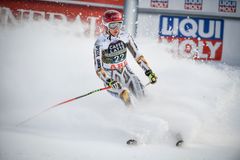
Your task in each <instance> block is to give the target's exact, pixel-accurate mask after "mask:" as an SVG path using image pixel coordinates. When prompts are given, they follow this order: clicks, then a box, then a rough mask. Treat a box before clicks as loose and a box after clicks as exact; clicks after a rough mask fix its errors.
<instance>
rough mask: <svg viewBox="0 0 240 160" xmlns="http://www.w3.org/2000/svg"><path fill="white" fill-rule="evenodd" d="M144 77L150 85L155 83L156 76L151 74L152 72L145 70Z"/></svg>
mask: <svg viewBox="0 0 240 160" xmlns="http://www.w3.org/2000/svg"><path fill="white" fill-rule="evenodd" d="M145 75H146V76H148V78H149V80H150V82H151V84H154V83H156V82H157V76H156V75H155V73H153V72H152V70H147V71H146V72H145Z"/></svg>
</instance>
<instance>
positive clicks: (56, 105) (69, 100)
mask: <svg viewBox="0 0 240 160" xmlns="http://www.w3.org/2000/svg"><path fill="white" fill-rule="evenodd" d="M110 88H111V86H107V87H104V88H99V89H96V90H93V91H91V92H89V93H86V94H83V95H81V96H78V97H75V98H71V99H68V100H66V101H63V102H60V103H58V104H55V105H53V106H51V107H48V108H47V109H45V110H43V111H42V112H39V113H38V114H35V115H34V116H32V117H29V118H28V119H26V120H24V121H22V122H20V123H18V124H17V125H16V126H20V125H23V124H24V123H27V122H28V121H30V120H32V119H34V118H36V117H38V116H40V115H41V114H43V113H44V112H47V111H48V110H50V109H52V108H55V107H58V106H60V105H63V104H66V103H69V102H72V101H75V100H77V99H79V98H83V97H86V96H88V95H90V94H93V93H96V92H99V91H103V90H108V89H110Z"/></svg>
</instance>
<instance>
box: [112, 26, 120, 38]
mask: <svg viewBox="0 0 240 160" xmlns="http://www.w3.org/2000/svg"><path fill="white" fill-rule="evenodd" d="M119 31H120V29H119V28H115V29H109V32H110V33H111V35H113V36H117V35H118V33H119Z"/></svg>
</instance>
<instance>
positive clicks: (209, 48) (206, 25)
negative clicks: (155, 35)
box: [159, 16, 224, 61]
mask: <svg viewBox="0 0 240 160" xmlns="http://www.w3.org/2000/svg"><path fill="white" fill-rule="evenodd" d="M223 29H224V21H223V20H222V19H212V18H196V17H194V18H191V17H184V16H160V25H159V37H160V40H161V41H162V42H171V43H172V44H176V45H177V50H178V53H179V54H180V55H182V56H184V57H191V58H193V59H195V60H216V61H220V60H221V58H222V48H223Z"/></svg>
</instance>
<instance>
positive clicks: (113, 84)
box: [106, 78, 122, 89]
mask: <svg viewBox="0 0 240 160" xmlns="http://www.w3.org/2000/svg"><path fill="white" fill-rule="evenodd" d="M106 85H107V86H110V87H112V88H113V89H121V88H122V85H121V83H119V82H117V81H115V80H113V79H111V78H109V79H107V80H106Z"/></svg>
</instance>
